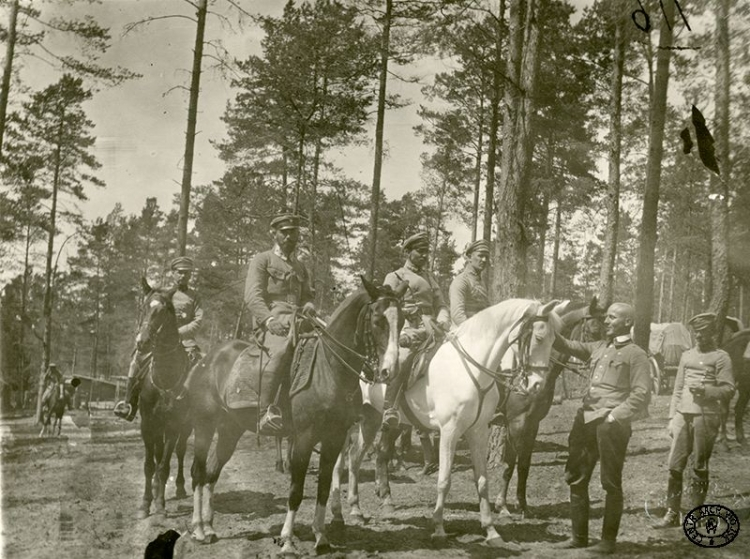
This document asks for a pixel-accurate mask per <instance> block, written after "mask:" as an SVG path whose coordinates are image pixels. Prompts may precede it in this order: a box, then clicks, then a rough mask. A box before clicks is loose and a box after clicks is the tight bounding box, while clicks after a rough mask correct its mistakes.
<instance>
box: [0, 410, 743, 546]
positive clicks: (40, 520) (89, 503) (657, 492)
mask: <svg viewBox="0 0 750 559" xmlns="http://www.w3.org/2000/svg"><path fill="white" fill-rule="evenodd" d="M577 406H578V402H577V401H566V402H564V403H563V404H562V405H557V406H553V408H552V410H551V412H550V414H549V416H548V417H547V418H546V419H545V420H544V421H543V423H542V425H541V429H540V435H539V438H538V440H537V445H536V449H535V453H534V456H533V465H532V470H531V474H530V479H529V504H530V506H531V509H532V515H531V518H526V519H524V520H521V519H519V518H513V519H503V520H499V519H498V520H497V521H496V525H497V527H498V531H499V532H500V533H501V535H502V536H503V538H505V539H506V540H507V541H509V542H513V544H514V548H513V549H502V548H501V549H494V548H489V547H487V546H486V545H484V543H483V535H482V530H481V527H480V524H479V515H478V504H477V497H476V492H475V490H474V487H473V482H472V474H471V466H470V460H469V457H468V451H467V449H466V448H464V447H462V446H460V447H459V456H458V459H457V463H456V467H455V469H454V474H453V485H452V489H451V493H450V495H449V499H448V506H447V510H446V529H447V530H448V532H449V533H450V537H449V539H448V542H447V544H445V545H444V546H443V547H442V548H438V547H436V546H435V545H434V544H433V543H432V541H431V538H430V534H431V533H432V522H431V514H432V508H433V506H434V501H435V494H436V475H435V474H433V475H431V476H426V477H423V476H421V475H420V474H419V470H420V465H419V464H418V463H417V460H418V457H419V448H418V442H417V441H416V438H415V443H414V445H415V447H414V449H413V454H412V455H410V456H409V458H410V459H411V460H409V461H407V469H405V470H401V471H398V472H396V474H395V481H394V482H393V484H392V490H393V498H394V503H395V505H396V513H395V515H392V516H391V517H390V518H384V517H383V516H382V515H380V514H379V511H378V500H377V497H376V496H375V492H374V464H373V462H372V461H368V462H366V463H365V464H364V474H363V479H364V484H363V486H362V488H361V498H362V507H363V511H364V512H365V514H366V515H367V516H369V519H368V522H367V523H366V524H365V525H364V526H347V527H346V528H345V529H344V530H341V531H329V536H330V539H331V540H332V543H333V544H334V550H333V552H332V553H331V554H330V556H331V557H355V558H359V557H376V556H377V557H388V558H412V557H434V556H435V555H436V554H439V555H440V556H441V557H446V558H447V557H451V558H452V557H477V558H484V557H511V556H517V557H557V558H560V559H564V558H565V557H579V556H581V555H584V554H583V553H581V552H580V551H578V552H575V551H570V552H564V551H562V552H561V551H559V550H555V549H553V548H552V547H551V544H552V543H554V542H556V541H561V540H563V539H564V538H565V537H567V535H568V531H569V520H568V503H567V497H568V490H567V486H566V485H565V484H564V482H563V467H564V463H565V456H566V441H567V433H568V430H569V428H570V425H571V423H572V419H573V415H574V413H575V410H576V408H577ZM667 406H668V397H667V396H659V397H655V398H654V400H653V402H652V405H651V418H650V419H648V420H645V421H641V422H638V423H637V424H635V426H634V432H633V437H632V438H631V440H630V446H629V456H628V459H627V462H626V465H625V474H624V476H625V480H624V484H625V499H626V500H625V515H624V517H623V521H622V526H621V529H620V537H619V543H618V556H623V557H625V556H627V557H680V558H687V557H707V556H712V557H719V556H721V557H748V556H750V514H749V513H750V450H747V449H744V448H742V447H740V446H738V445H737V443H736V442H734V441H730V442H729V443H728V444H726V445H724V444H722V445H719V446H718V447H717V449H716V451H715V454H714V457H713V459H712V462H711V478H712V483H711V489H710V491H709V498H708V501H709V502H714V503H720V504H723V505H725V506H727V507H729V508H731V509H732V510H734V511H735V512H736V513H737V515H738V516H739V518H740V522H741V525H742V526H741V528H740V533H739V536H738V537H737V539H736V540H735V541H734V542H733V543H731V544H730V545H729V546H727V547H724V548H722V549H702V548H699V547H697V546H695V545H694V544H692V543H690V542H689V541H688V540H687V539H686V537H685V535H684V533H683V531H682V529H681V528H672V529H667V530H658V531H657V530H653V529H651V528H649V526H648V524H649V517H650V516H651V517H653V516H654V515H657V514H659V513H661V512H663V506H664V493H665V486H666V479H667V469H666V459H667V453H668V450H669V438H668V436H667V433H666V429H665V425H666V410H667ZM37 431H38V429H37V428H36V427H35V426H34V425H32V423H31V419H30V418H24V419H12V420H9V419H6V420H2V421H0V436H1V437H2V454H1V455H0V463H1V464H2V509H1V513H2V532H1V534H0V535H1V536H2V556H3V557H8V558H11V557H12V558H16V557H17V558H24V559H25V558H36V557H40V558H47V557H55V558H71V559H80V558H87V557H107V558H116V557H127V558H132V557H143V553H144V550H145V547H146V545H147V543H148V542H149V541H150V540H151V539H153V538H154V537H156V535H158V534H159V533H160V532H163V531H164V530H166V529H168V528H174V529H176V530H178V531H180V532H185V531H186V530H188V528H189V525H190V515H191V507H192V499H191V498H190V497H188V498H187V499H182V500H176V499H175V498H174V497H173V495H174V488H173V486H171V485H170V487H169V488H168V493H167V495H168V499H169V500H168V502H167V510H168V514H167V517H166V518H165V519H162V520H157V519H156V518H154V517H151V518H148V519H146V520H136V508H137V506H138V504H139V502H140V496H141V493H142V491H143V479H142V477H143V474H142V458H143V449H142V445H141V441H140V438H139V435H138V432H137V429H136V426H133V425H129V424H124V423H123V422H121V421H116V420H115V419H114V418H112V419H110V418H109V416H108V415H107V414H105V413H104V412H101V413H100V414H96V415H93V416H91V417H89V416H88V415H87V414H86V413H85V412H83V411H76V412H73V414H72V417H71V416H67V415H66V422H65V424H64V426H63V433H62V437H60V438H49V439H45V440H40V439H38V438H37V437H36V435H37ZM730 438H731V437H730ZM274 458H275V453H274V445H273V441H272V440H270V439H263V440H261V441H260V445H259V444H258V440H257V439H256V437H255V436H254V435H252V434H249V433H248V434H246V435H245V436H244V437H243V438H242V440H241V441H240V444H239V446H238V449H237V452H236V453H235V455H234V457H233V458H232V460H231V461H230V462H229V463H228V464H227V466H226V468H225V470H224V472H223V473H222V477H221V478H220V480H219V482H218V484H217V487H216V496H215V500H214V504H215V509H216V516H215V521H214V526H215V527H216V529H217V531H218V532H219V536H220V538H221V539H220V540H219V541H218V542H217V543H214V544H212V545H198V544H195V543H194V542H192V541H191V540H190V537H189V535H186V536H184V537H182V538H180V539H179V540H178V545H177V547H176V553H175V557H191V558H196V559H200V558H208V557H222V558H224V557H226V558H247V557H256V556H260V557H269V556H275V555H276V554H277V553H278V551H279V548H278V547H277V545H276V544H275V542H274V537H276V536H278V534H279V532H280V531H281V526H282V523H283V520H284V514H285V510H286V494H287V491H288V483H289V482H288V477H287V475H285V474H280V473H277V472H275V471H274ZM191 460H192V450H191V449H190V448H189V449H188V457H187V461H188V464H189V462H190V461H191ZM412 460H413V461H412ZM173 470H174V468H173ZM316 474H317V471H316V468H315V467H314V464H313V467H312V468H311V472H310V475H309V476H308V481H307V485H306V496H307V498H306V500H305V501H304V502H303V503H302V507H301V510H300V513H299V515H298V519H299V524H298V528H297V532H296V535H297V537H298V538H299V540H300V542H299V546H298V547H299V549H300V551H301V552H302V553H306V554H313V536H312V532H311V530H310V522H311V520H312V513H313V509H314V501H313V499H314V491H315V484H316V479H315V477H314V476H315V475H316ZM594 475H595V477H594V482H592V485H591V496H592V501H593V502H592V520H591V534H592V536H593V537H594V539H597V538H598V535H599V531H600V529H601V516H602V510H603V492H602V490H601V487H600V486H599V483H598V470H597V472H596V473H595V474H594ZM188 483H189V474H188ZM490 483H491V486H490V490H491V494H492V498H493V499H494V496H495V495H496V491H497V488H498V481H497V474H496V473H494V472H493V474H492V477H491V478H490ZM188 493H190V490H189V489H188ZM510 494H511V495H514V494H515V482H513V483H512V485H511V488H510ZM512 500H513V501H514V499H512ZM344 507H345V513H347V512H348V509H347V507H346V504H345V505H344ZM328 518H329V520H330V515H329V517H328Z"/></svg>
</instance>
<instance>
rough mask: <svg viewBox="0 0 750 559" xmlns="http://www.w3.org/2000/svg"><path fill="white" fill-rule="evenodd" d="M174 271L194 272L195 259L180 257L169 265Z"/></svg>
mask: <svg viewBox="0 0 750 559" xmlns="http://www.w3.org/2000/svg"><path fill="white" fill-rule="evenodd" d="M169 267H170V268H171V269H172V270H192V269H193V267H194V266H193V259H192V258H190V257H188V256H178V257H177V258H175V259H174V260H172V262H171V263H170V264H169Z"/></svg>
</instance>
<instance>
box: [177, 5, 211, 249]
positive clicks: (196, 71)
mask: <svg viewBox="0 0 750 559" xmlns="http://www.w3.org/2000/svg"><path fill="white" fill-rule="evenodd" d="M207 2H208V0H198V13H197V17H198V25H197V26H196V30H195V48H194V50H193V71H192V74H191V80H190V100H189V102H188V121H187V132H185V155H184V158H183V159H184V161H183V167H182V191H181V193H180V214H179V217H178V219H177V250H178V251H179V253H180V255H183V256H184V254H185V248H186V246H187V224H188V215H189V210H190V190H191V187H192V180H193V156H194V154H195V129H196V125H197V122H198V95H199V93H200V86H201V62H202V60H203V36H204V34H205V30H206V12H207V10H208V8H207Z"/></svg>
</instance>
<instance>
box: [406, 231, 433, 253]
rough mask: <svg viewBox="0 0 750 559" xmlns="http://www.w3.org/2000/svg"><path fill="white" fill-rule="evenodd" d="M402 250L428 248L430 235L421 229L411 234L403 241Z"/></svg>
mask: <svg viewBox="0 0 750 559" xmlns="http://www.w3.org/2000/svg"><path fill="white" fill-rule="evenodd" d="M403 246H404V250H414V249H417V248H429V246H430V237H429V235H427V233H425V232H424V231H422V232H421V233H417V234H416V235H412V236H411V237H409V238H408V239H406V240H405V241H404V245H403Z"/></svg>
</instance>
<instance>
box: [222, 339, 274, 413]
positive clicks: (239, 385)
mask: <svg viewBox="0 0 750 559" xmlns="http://www.w3.org/2000/svg"><path fill="white" fill-rule="evenodd" d="M261 351H262V350H261V348H260V347H259V346H258V345H257V344H256V343H254V342H251V343H250V345H249V346H248V347H247V348H246V349H244V350H243V351H242V352H241V353H240V354H239V355H238V356H237V359H235V361H234V364H233V365H232V369H231V370H230V371H229V374H228V375H227V378H226V380H225V381H224V384H223V386H219V395H220V396H221V399H222V400H223V401H224V403H225V404H226V406H227V407H228V408H229V409H242V408H252V407H256V406H257V405H258V386H259V382H258V381H259V380H260V374H261V371H260V366H261V357H263V359H262V360H263V361H266V362H267V361H268V356H261Z"/></svg>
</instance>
